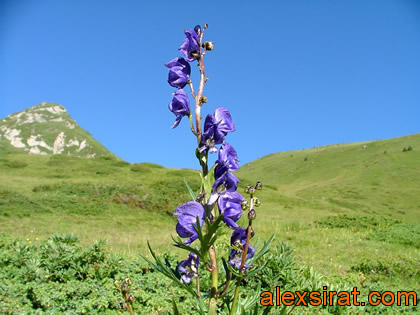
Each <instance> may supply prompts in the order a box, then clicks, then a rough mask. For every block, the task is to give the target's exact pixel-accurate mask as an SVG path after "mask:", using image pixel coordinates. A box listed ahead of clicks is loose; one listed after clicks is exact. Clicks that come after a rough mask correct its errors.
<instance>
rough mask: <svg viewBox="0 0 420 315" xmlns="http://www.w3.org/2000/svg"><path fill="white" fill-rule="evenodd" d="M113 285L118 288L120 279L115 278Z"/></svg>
mask: <svg viewBox="0 0 420 315" xmlns="http://www.w3.org/2000/svg"><path fill="white" fill-rule="evenodd" d="M114 285H115V286H116V287H117V288H119V287H120V286H121V281H120V280H115V281H114Z"/></svg>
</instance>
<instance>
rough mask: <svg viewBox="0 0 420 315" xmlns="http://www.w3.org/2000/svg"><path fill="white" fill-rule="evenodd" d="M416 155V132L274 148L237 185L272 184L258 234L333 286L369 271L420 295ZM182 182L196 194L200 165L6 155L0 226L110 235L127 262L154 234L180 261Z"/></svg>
mask: <svg viewBox="0 0 420 315" xmlns="http://www.w3.org/2000/svg"><path fill="white" fill-rule="evenodd" d="M409 146H411V147H412V150H410V151H405V152H402V150H403V148H404V147H405V148H407V147H409ZM3 152H4V151H3ZM384 152H385V153H384ZM305 158H306V160H305ZM419 161H420V135H419V134H416V135H411V136H406V137H401V138H396V139H389V140H381V141H371V142H363V143H350V144H338V145H331V146H324V147H317V148H313V149H307V150H299V151H292V152H283V153H277V154H271V155H269V156H266V157H263V158H261V159H259V160H256V161H253V162H251V163H248V164H247V165H244V166H243V167H242V168H241V170H239V171H238V172H237V175H238V177H239V178H240V179H241V180H242V183H241V185H240V188H239V191H241V189H243V187H244V186H245V185H246V184H248V183H255V182H256V181H257V180H261V181H262V182H263V185H264V188H263V190H262V191H261V192H259V193H258V197H259V198H260V199H261V201H262V205H261V207H259V208H257V209H256V210H257V219H256V220H255V223H254V224H253V226H254V230H255V232H256V237H257V238H259V239H267V238H268V237H269V236H270V235H271V234H275V235H276V240H277V242H279V243H280V242H283V241H287V242H289V243H290V244H291V245H292V246H293V249H294V254H295V255H296V261H297V263H298V264H301V265H302V266H308V267H313V268H314V270H315V271H317V272H319V273H321V274H323V275H325V277H326V278H325V281H330V282H339V281H347V283H350V284H351V285H354V286H359V283H358V280H357V279H359V276H360V273H362V272H363V273H364V274H365V276H366V277H367V280H366V283H367V284H369V283H371V284H372V285H373V284H377V283H382V284H383V286H384V287H385V288H386V289H390V290H392V289H394V290H395V289H404V290H410V289H417V290H419V285H418V284H419V283H420V278H419V274H418V272H417V270H419V269H420V268H419V267H420V262H419V257H420V250H419V235H420V215H419V214H420V213H419V209H420V208H419V205H420V195H419V193H418V192H419V183H420V162H419ZM192 167H194V165H192ZM184 179H185V180H187V182H188V183H189V184H190V186H192V188H193V190H194V191H196V190H197V189H198V187H199V184H200V177H199V174H198V171H194V170H186V169H182V170H178V169H167V168H164V167H161V166H160V165H156V164H152V163H140V164H129V163H126V162H124V161H120V160H117V159H114V158H112V157H109V158H94V159H83V158H77V157H69V156H64V155H63V156H62V155H57V156H35V155H24V154H18V153H8V154H2V155H1V157H0V232H3V233H5V234H7V235H10V236H13V237H22V238H24V239H29V240H31V241H33V240H35V239H36V238H38V239H41V240H45V239H47V238H48V237H50V236H51V235H52V234H54V233H57V232H58V233H75V234H77V235H78V236H79V237H80V242H81V244H82V245H87V244H90V243H93V242H94V241H96V240H98V239H105V240H106V241H107V244H108V248H109V249H110V250H111V251H112V252H116V253H119V254H123V255H124V256H127V257H135V256H138V255H139V254H140V253H141V254H147V252H146V241H147V240H150V242H151V244H152V246H153V247H154V248H155V249H156V250H157V251H158V252H161V253H163V252H167V251H169V252H171V253H172V254H174V255H176V256H178V255H180V254H183V252H181V251H180V250H179V249H176V248H174V247H173V246H172V245H171V244H172V241H171V235H175V234H176V232H175V224H176V219H175V218H174V217H173V216H171V213H172V212H173V211H174V210H175V209H176V207H177V206H178V205H179V204H181V203H183V202H186V201H189V200H190V198H191V197H190V196H189V193H188V191H187V189H186V187H185V184H184ZM240 223H242V225H243V223H244V221H240ZM225 233H226V235H225V236H224V237H225V240H227V238H228V235H227V234H228V231H227V230H226V231H225ZM369 270H370V271H371V270H375V272H374V273H373V272H370V271H369Z"/></svg>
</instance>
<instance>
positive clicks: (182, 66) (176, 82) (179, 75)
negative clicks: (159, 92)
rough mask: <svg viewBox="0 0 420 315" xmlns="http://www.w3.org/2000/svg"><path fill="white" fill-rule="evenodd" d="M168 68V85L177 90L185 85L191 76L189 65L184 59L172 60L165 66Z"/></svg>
mask: <svg viewBox="0 0 420 315" xmlns="http://www.w3.org/2000/svg"><path fill="white" fill-rule="evenodd" d="M165 66H166V67H168V68H169V75H168V83H169V84H170V85H171V86H173V87H175V88H178V89H182V88H183V87H184V86H185V85H187V83H188V80H189V78H190V74H191V67H190V64H189V63H188V62H187V61H186V60H185V59H184V58H179V57H177V58H174V59H172V60H171V61H169V62H168V63H167V64H166V65H165Z"/></svg>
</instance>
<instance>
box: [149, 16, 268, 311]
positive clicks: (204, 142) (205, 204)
mask: <svg viewBox="0 0 420 315" xmlns="http://www.w3.org/2000/svg"><path fill="white" fill-rule="evenodd" d="M207 27H208V25H207V24H204V26H203V27H201V26H199V25H198V26H196V27H194V29H188V30H185V39H184V41H183V42H182V44H181V46H180V47H179V51H180V53H181V54H182V55H183V57H176V58H174V59H172V60H170V61H169V62H168V63H167V64H165V66H166V67H167V68H168V69H169V74H168V83H169V84H170V85H171V86H172V87H174V88H176V89H177V90H176V91H175V93H174V94H173V98H172V100H171V102H170V103H169V110H170V111H171V112H172V113H174V115H175V116H176V118H175V122H174V123H173V125H172V128H176V127H177V126H178V125H179V124H180V122H181V120H182V118H184V117H186V118H187V119H188V120H189V126H190V129H191V131H192V133H193V135H194V136H195V137H196V139H197V148H196V157H197V159H198V161H199V163H200V166H201V171H200V176H201V180H202V184H201V189H200V192H199V193H198V194H197V195H195V194H194V193H193V191H192V189H191V188H190V187H189V186H188V185H187V188H188V189H189V191H190V193H191V197H192V199H193V200H192V201H188V202H186V203H184V204H182V205H180V206H179V207H178V208H177V209H176V210H175V212H174V215H175V216H177V218H178V223H177V225H176V232H177V234H178V236H179V237H178V238H177V239H174V242H175V244H174V245H175V246H177V247H179V248H181V249H183V250H186V251H187V252H189V254H188V256H187V257H186V259H185V260H182V261H181V262H180V263H179V264H178V266H177V267H176V268H172V267H170V266H169V265H168V264H167V263H166V262H163V261H162V260H161V259H160V258H159V257H158V256H156V255H155V253H154V252H153V250H152V249H151V247H150V245H149V250H150V253H151V255H152V256H153V258H154V262H152V261H150V260H148V261H149V263H150V264H152V265H153V267H154V268H155V269H157V270H158V271H160V272H162V273H163V274H164V275H165V276H167V277H168V278H170V279H172V280H173V281H174V282H176V283H178V285H180V286H181V287H182V288H184V289H185V290H186V291H188V292H189V293H190V294H191V295H192V296H193V297H194V300H195V301H196V302H197V310H198V311H199V312H200V313H202V314H205V313H209V314H216V312H218V311H219V312H220V311H222V310H228V311H229V313H230V314H233V313H235V312H236V311H239V310H241V311H243V310H244V309H245V308H246V306H250V305H252V307H254V305H255V304H256V303H255V301H256V300H257V298H258V297H259V292H257V294H256V296H255V297H248V299H247V300H246V301H244V302H243V303H241V307H239V304H240V303H238V296H239V290H240V286H241V282H242V280H243V279H244V278H246V277H251V276H252V275H254V274H256V273H257V272H259V271H260V270H261V269H262V268H263V267H264V266H258V263H257V260H258V259H259V258H260V257H262V256H263V255H264V254H265V253H267V251H268V244H269V243H270V242H271V240H272V238H270V240H269V241H268V242H264V246H263V247H262V249H261V250H260V251H259V252H258V253H257V254H256V251H255V249H254V247H253V246H252V245H251V239H252V237H253V236H254V231H253V229H252V222H253V220H254V219H255V218H256V211H255V207H258V206H259V205H260V201H259V199H258V198H256V197H255V194H256V192H257V191H258V190H261V189H262V184H261V182H257V183H256V184H255V185H248V186H247V187H246V188H245V192H246V193H247V194H248V195H249V198H248V199H249V200H246V199H245V198H244V197H243V196H242V195H241V194H240V193H239V192H237V188H238V183H239V179H238V178H237V177H236V176H235V174H234V172H235V171H237V170H238V169H239V165H238V162H239V160H238V155H237V152H236V150H235V149H234V147H233V146H232V145H231V144H229V143H227V142H226V137H227V136H228V134H229V133H230V132H233V131H235V124H234V122H233V120H232V117H231V114H230V112H229V111H228V110H227V109H226V108H224V107H218V108H216V109H214V112H213V113H210V114H208V115H207V116H206V118H205V120H204V125H203V126H202V116H201V110H202V108H203V105H204V104H205V103H207V102H208V99H207V97H206V96H204V86H205V84H206V83H207V81H208V79H207V77H206V69H205V64H204V56H205V55H206V53H207V52H208V51H211V50H213V48H214V44H213V42H210V41H203V36H204V33H205V30H206V29H207ZM194 63H196V64H197V67H198V69H199V72H200V81H199V85H198V90H195V89H194V86H193V82H192V80H191V78H190V75H191V65H192V64H194ZM186 86H188V88H189V94H190V95H191V98H192V100H193V101H194V102H193V106H194V107H193V110H192V109H191V107H192V105H191V103H190V96H188V93H187V92H186V91H185V90H184V88H186ZM209 153H210V154H212V153H214V154H217V155H218V159H217V161H216V162H215V165H214V166H213V167H212V168H211V169H210V170H209V165H208V156H209ZM244 215H245V216H247V219H248V220H247V221H248V224H247V226H246V227H241V226H240V225H239V224H238V220H239V219H240V218H241V217H242V216H244ZM221 229H230V230H231V237H230V253H229V255H228V257H227V262H226V259H224V257H222V258H221V260H222V262H223V266H224V269H225V273H226V276H225V277H223V281H220V279H219V278H221V277H220V276H219V265H220V261H219V259H220V257H219V256H218V254H219V253H217V252H216V246H215V244H216V241H217V238H218V236H219V234H220V233H218V232H219V231H220V230H221ZM203 272H209V273H210V274H211V276H210V277H208V278H209V281H210V282H211V283H210V285H209V286H208V288H209V289H208V290H204V292H203V286H201V287H200V279H201V278H202V273H203ZM173 305H174V312H175V313H177V305H176V303H175V302H174V303H173Z"/></svg>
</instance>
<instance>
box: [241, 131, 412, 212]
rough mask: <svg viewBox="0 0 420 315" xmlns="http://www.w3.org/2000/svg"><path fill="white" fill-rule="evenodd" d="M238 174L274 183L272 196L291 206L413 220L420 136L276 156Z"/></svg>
mask: <svg viewBox="0 0 420 315" xmlns="http://www.w3.org/2000/svg"><path fill="white" fill-rule="evenodd" d="M409 147H411V149H412V150H411V149H410V150H409V151H404V152H403V150H404V148H405V149H406V150H407V149H408V148H409ZM237 173H238V176H239V178H240V179H242V180H243V182H244V183H248V182H250V183H252V182H255V181H256V180H261V181H262V182H263V183H264V184H266V185H268V186H269V187H270V186H271V188H272V189H273V193H272V194H270V195H271V197H272V198H273V199H275V200H277V199H278V198H280V199H282V198H283V199H282V200H283V202H277V203H276V204H283V206H286V207H287V205H288V204H289V206H290V207H292V208H293V207H295V206H296V205H297V204H302V203H306V207H307V208H318V209H329V210H330V211H331V212H333V213H338V212H344V213H347V212H350V213H351V212H353V213H354V212H362V213H371V214H381V215H397V216H399V217H401V218H405V219H409V220H410V218H411V219H415V218H418V217H419V214H420V134H414V135H410V136H404V137H399V138H394V139H388V140H377V141H367V142H359V143H345V144H335V145H328V146H322V147H315V148H312V149H306V150H298V151H289V152H282V153H275V154H270V155H267V156H264V157H263V158H260V159H258V160H256V161H253V162H251V163H248V164H246V165H244V166H243V167H242V168H241V169H240V170H239V171H238V172H237ZM280 199H278V201H279V200H280ZM286 200H287V201H286Z"/></svg>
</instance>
